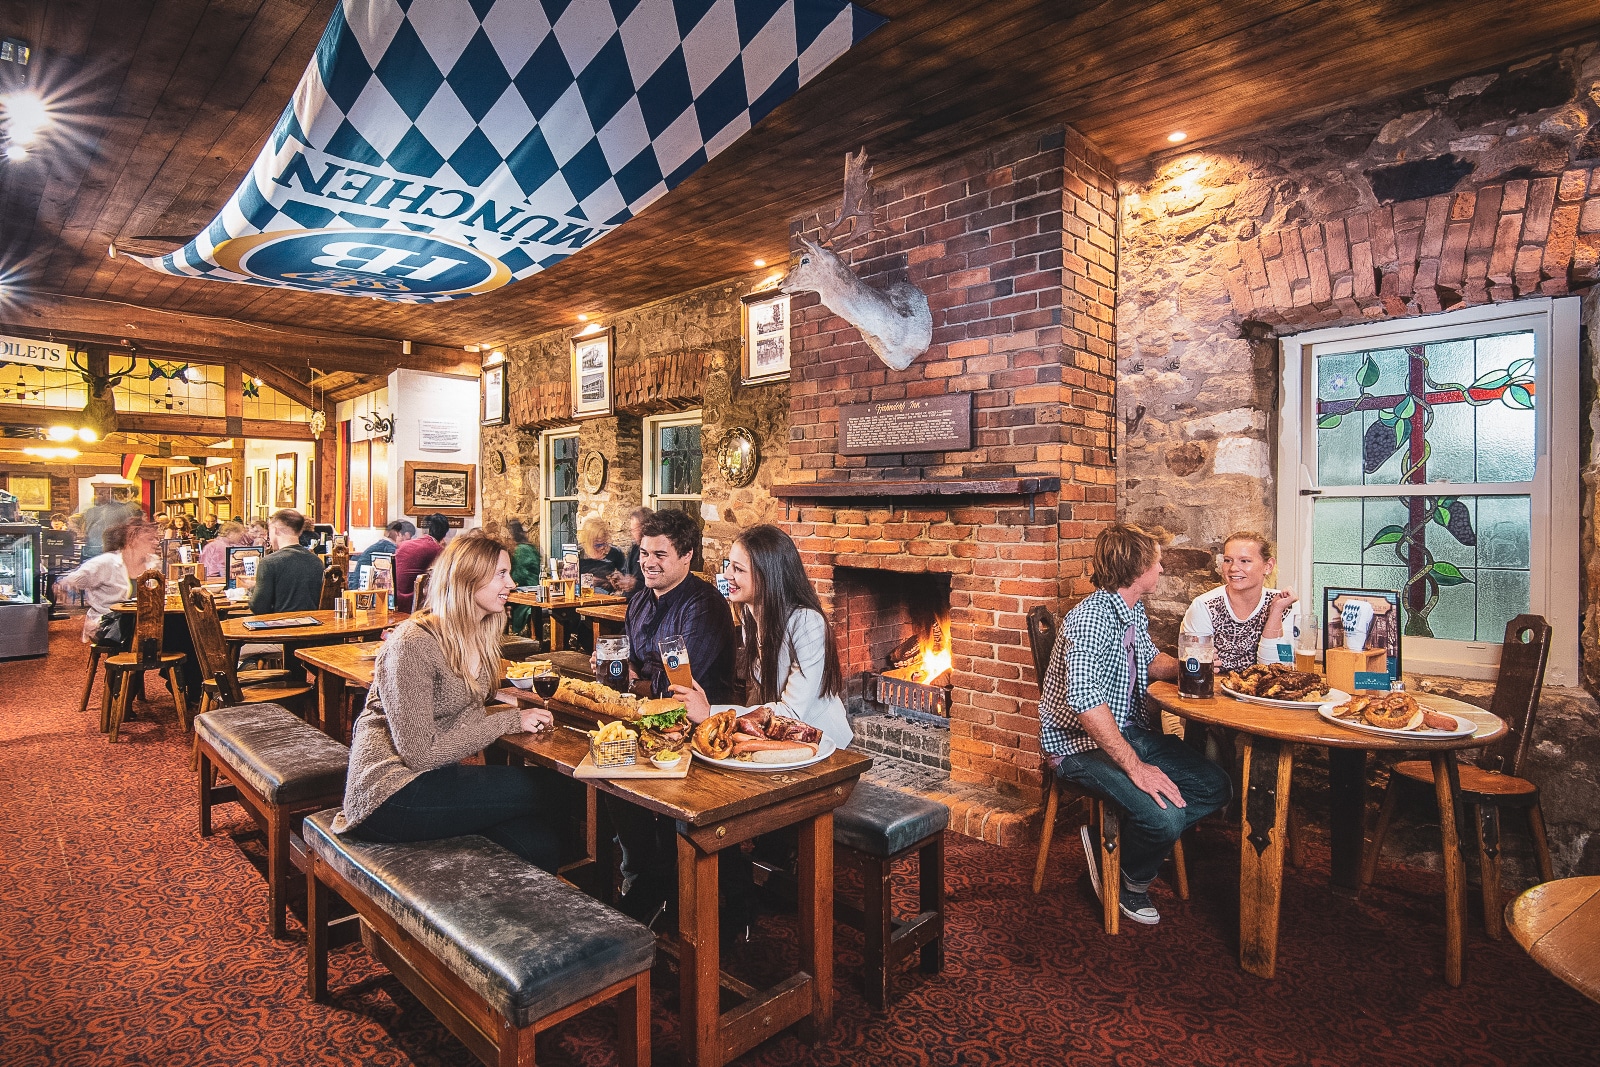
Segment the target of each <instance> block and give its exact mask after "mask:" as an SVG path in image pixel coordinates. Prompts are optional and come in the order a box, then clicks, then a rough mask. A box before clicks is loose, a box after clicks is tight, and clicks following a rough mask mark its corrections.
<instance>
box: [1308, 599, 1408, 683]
mask: <svg viewBox="0 0 1600 1067" xmlns="http://www.w3.org/2000/svg"><path fill="white" fill-rule="evenodd" d="M1352 600H1364V601H1366V602H1367V603H1368V604H1371V605H1372V629H1371V631H1369V632H1368V634H1367V647H1368V648H1382V649H1385V650H1387V651H1388V653H1389V677H1390V679H1398V678H1399V677H1400V621H1401V620H1400V594H1399V592H1397V591H1396V590H1393V589H1342V588H1338V587H1335V586H1331V585H1330V586H1328V587H1327V588H1326V589H1324V590H1323V592H1322V619H1323V622H1322V647H1323V648H1325V649H1326V648H1343V647H1344V620H1343V618H1342V613H1343V612H1344V608H1345V605H1346V604H1348V603H1350V602H1351V601H1352Z"/></svg>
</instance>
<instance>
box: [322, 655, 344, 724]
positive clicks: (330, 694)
mask: <svg viewBox="0 0 1600 1067" xmlns="http://www.w3.org/2000/svg"><path fill="white" fill-rule="evenodd" d="M335 686H337V687H338V688H337V689H335ZM343 696H344V679H343V678H341V677H339V676H338V675H337V674H334V673H333V672H332V671H330V670H327V669H325V668H322V667H318V668H317V725H318V726H320V727H321V728H322V732H323V733H325V734H327V735H328V736H329V737H331V738H333V739H334V740H335V741H339V742H341V743H342V742H343V741H344V738H342V737H340V736H339V719H340V718H341V716H340V714H339V704H340V703H341V698H342V697H343Z"/></svg>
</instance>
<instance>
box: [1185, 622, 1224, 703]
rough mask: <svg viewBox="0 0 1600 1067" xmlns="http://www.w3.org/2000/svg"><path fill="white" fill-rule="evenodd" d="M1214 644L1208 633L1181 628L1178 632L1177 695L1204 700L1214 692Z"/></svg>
mask: <svg viewBox="0 0 1600 1067" xmlns="http://www.w3.org/2000/svg"><path fill="white" fill-rule="evenodd" d="M1215 658H1216V645H1215V643H1214V642H1213V640H1212V636H1211V635H1210V634H1201V633H1192V632H1190V631H1189V630H1182V631H1180V632H1179V634H1178V695H1179V696H1180V697H1183V698H1184V699H1186V700H1204V699H1206V698H1208V697H1211V696H1213V695H1214V694H1215V689H1214V686H1215V684H1216V679H1215V675H1214V673H1213V661H1214V660H1215Z"/></svg>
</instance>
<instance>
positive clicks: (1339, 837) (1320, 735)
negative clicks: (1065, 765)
mask: <svg viewBox="0 0 1600 1067" xmlns="http://www.w3.org/2000/svg"><path fill="white" fill-rule="evenodd" d="M1149 692H1150V699H1151V700H1152V701H1153V702H1154V703H1155V704H1156V706H1158V707H1160V708H1161V709H1162V710H1164V711H1170V712H1172V713H1173V714H1174V715H1177V716H1178V717H1180V718H1183V719H1186V720H1188V721H1190V722H1194V723H1201V724H1204V725H1206V726H1219V727H1225V728H1226V729H1229V730H1236V731H1238V732H1239V734H1240V735H1241V736H1242V737H1243V739H1244V771H1243V774H1242V775H1241V781H1242V782H1243V783H1244V794H1245V795H1244V797H1243V803H1242V804H1241V805H1240V808H1241V811H1242V813H1243V814H1242V820H1241V826H1240V839H1239V965H1240V966H1241V967H1243V968H1244V969H1245V970H1247V971H1249V972H1250V973H1251V974H1254V975H1259V976H1260V977H1262V978H1271V977H1272V976H1273V973H1274V971H1275V969H1276V967H1277V959H1278V907H1279V903H1280V900H1281V897H1282V893H1283V852H1284V846H1285V838H1286V831H1287V828H1288V818H1289V785H1290V778H1291V775H1292V772H1293V770H1294V746H1295V745H1318V746H1321V747H1323V748H1326V749H1327V750H1328V779H1329V798H1330V807H1331V811H1330V819H1329V824H1330V829H1331V844H1332V849H1333V862H1332V880H1333V884H1334V885H1335V886H1336V887H1338V888H1340V889H1342V890H1345V891H1348V892H1349V893H1351V894H1354V893H1356V892H1358V891H1359V890H1360V885H1361V882H1360V878H1361V874H1360V872H1361V849H1362V844H1363V838H1364V835H1365V815H1366V784H1367V753H1368V752H1421V751H1426V752H1428V753H1429V754H1430V756H1431V758H1432V760H1433V780H1434V794H1435V797H1436V799H1437V800H1438V802H1439V824H1440V826H1441V828H1442V830H1443V836H1444V880H1445V981H1447V982H1449V983H1450V984H1451V985H1452V986H1458V985H1460V984H1461V935H1462V928H1463V925H1464V923H1465V916H1466V910H1467V908H1466V895H1467V877H1466V869H1465V867H1464V866H1463V862H1462V858H1461V831H1460V824H1459V822H1458V808H1459V798H1460V796H1461V782H1460V779H1459V775H1458V773H1457V771H1456V760H1455V753H1456V750H1458V749H1463V748H1476V747H1478V746H1480V745H1484V744H1487V743H1488V742H1490V741H1493V740H1494V739H1495V738H1497V737H1499V736H1500V735H1501V734H1503V733H1505V729H1506V727H1505V723H1503V722H1501V721H1500V720H1499V719H1498V718H1496V717H1495V716H1493V715H1491V714H1489V713H1488V712H1486V711H1484V710H1482V709H1480V708H1475V707H1473V706H1472V705H1470V704H1464V703H1462V702H1461V701H1459V700H1453V699H1451V698H1449V697H1445V696H1436V695H1434V694H1432V693H1417V694H1415V695H1416V697H1417V698H1418V699H1419V700H1421V701H1422V702H1423V703H1425V704H1427V705H1428V706H1429V707H1432V708H1435V709H1436V710H1438V711H1443V712H1449V713H1450V714H1453V715H1460V716H1461V717H1462V718H1465V719H1468V720H1470V721H1471V722H1472V723H1473V724H1474V725H1475V726H1476V727H1477V729H1476V730H1475V731H1474V732H1473V733H1471V734H1468V735H1465V736H1462V737H1455V738H1448V739H1444V740H1438V741H1429V740H1426V739H1424V738H1422V737H1420V736H1418V737H1404V738H1401V737H1387V736H1383V735H1379V734H1369V733H1363V732H1362V731H1359V730H1356V729H1353V728H1351V727H1346V726H1340V725H1338V724H1336V723H1331V722H1328V721H1327V720H1326V719H1324V718H1322V717H1321V716H1320V715H1318V714H1317V713H1316V711H1315V710H1313V709H1311V708H1277V707H1269V706H1267V705H1264V704H1253V703H1247V702H1245V701H1242V700H1235V699H1233V698H1232V697H1229V696H1226V695H1224V694H1223V693H1222V690H1221V688H1220V687H1219V688H1218V690H1217V694H1218V695H1217V696H1215V697H1212V698H1211V699H1209V700H1184V699H1182V698H1181V697H1179V696H1178V687H1177V686H1176V685H1174V684H1173V683H1171V682H1156V683H1154V684H1152V685H1151V686H1150V690H1149Z"/></svg>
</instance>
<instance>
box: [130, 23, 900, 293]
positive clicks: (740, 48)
mask: <svg viewBox="0 0 1600 1067" xmlns="http://www.w3.org/2000/svg"><path fill="white" fill-rule="evenodd" d="M883 21H884V20H883V19H881V18H880V17H879V16H877V15H874V14H872V13H871V12H869V11H865V10H863V9H861V8H858V7H856V6H854V5H852V4H850V3H847V2H845V0H343V3H342V4H341V5H340V6H339V7H338V8H337V9H335V11H334V14H333V18H332V20H331V21H330V22H329V23H328V28H327V30H326V31H325V32H324V33H323V36H322V41H321V43H320V44H319V45H318V47H317V54H316V56H315V58H314V59H313V60H312V62H311V65H310V66H309V67H308V68H307V69H306V73H305V75H304V77H302V78H301V79H300V84H299V86H298V87H297V88H296V89H295V94H294V99H293V100H292V101H291V102H290V103H289V106H288V107H287V108H285V109H284V112H283V116H282V117H281V118H280V119H279V120H278V125H277V127H276V129H274V131H273V133H272V136H271V137H270V138H269V139H268V141H267V144H266V146H265V147H264V148H263V149H262V151H261V155H260V156H259V157H258V158H257V160H256V162H255V165H254V167H252V168H251V171H250V174H249V176H248V177H247V178H246V179H245V181H244V182H243V184H241V185H240V187H239V189H238V191H237V192H235V193H234V194H233V198H232V199H231V200H229V201H228V204H227V206H226V207H224V208H223V210H222V214H221V215H219V216H218V217H217V219H216V220H215V221H214V222H212V223H211V225H210V226H209V227H207V228H206V230H205V231H204V232H203V233H201V234H200V235H199V236H198V237H196V238H195V239H194V240H193V241H191V242H189V243H188V244H187V245H185V246H184V247H183V248H180V249H178V250H177V251H176V252H173V253H171V254H170V255H166V256H161V257H159V258H156V257H139V256H136V257H132V258H135V259H137V260H138V261H139V262H140V263H143V264H144V265H145V266H148V267H151V268H153V269H155V270H158V271H161V272H163V273H165V274H172V275H176V276H180V277H193V278H210V279H216V280H221V281H234V282H248V283H251V284H255V285H271V286H281V287H286V288H292V289H304V290H310V291H315V292H329V293H344V294H348V295H354V296H366V297H375V298H377V299H381V300H394V301H402V302H406V303H434V302H438V301H444V300H456V299H459V298H461V297H464V296H472V295H475V294H477V293H484V292H488V291H490V290H492V289H498V288H499V287H500V286H502V285H505V284H507V283H508V282H511V281H515V280H518V279H521V278H526V277H529V276H530V275H533V274H537V273H538V272H539V271H541V270H544V269H545V268H547V267H550V266H552V265H554V264H556V263H559V262H560V261H561V260H563V259H565V258H567V257H568V256H570V255H572V254H573V253H574V252H576V251H578V250H579V249H582V248H586V247H588V246H589V245H591V244H593V243H594V242H595V241H597V240H599V239H600V238H601V237H603V236H605V235H606V234H607V233H609V232H610V231H611V230H613V229H615V228H616V227H618V226H620V225H621V224H622V223H624V222H626V221H627V220H628V219H630V218H632V217H633V216H634V215H636V214H638V213H639V212H640V211H642V210H643V209H644V208H645V207H646V206H648V205H649V204H651V203H652V202H653V201H655V200H656V199H658V198H659V197H661V196H662V195H664V194H665V193H666V192H667V191H668V190H670V189H672V188H673V187H674V186H676V185H678V183H680V182H682V181H683V180H684V179H685V178H687V177H688V176H689V175H691V174H693V173H694V172H695V171H696V170H698V169H699V168H700V167H701V166H702V165H704V164H705V162H706V161H707V160H708V159H710V158H711V157H713V156H715V155H716V154H717V153H718V152H721V151H722V150H723V149H725V148H727V147H728V146H729V145H730V144H732V143H733V142H734V141H736V140H738V139H739V138H740V137H741V136H742V135H744V134H745V133H746V132H747V131H748V130H749V129H750V128H751V127H752V126H753V125H755V123H757V122H759V121H760V120H761V118H762V117H763V116H765V115H766V114H767V113H768V112H770V111H771V110H772V109H773V108H775V107H777V106H778V105H779V104H780V103H782V102H783V101H784V100H786V99H788V98H789V97H790V96H792V95H793V94H794V93H795V92H796V91H798V90H799V88H800V87H801V86H802V85H805V84H806V83H807V82H808V81H810V80H811V79H812V78H814V77H816V76H817V75H818V74H819V73H821V72H822V71H823V70H824V69H826V68H827V66H828V65H829V64H830V63H832V62H833V61H834V60H835V59H838V58H839V57H840V56H841V55H843V54H844V53H845V52H846V51H848V50H849V49H850V48H851V46H852V45H854V44H855V43H856V42H858V41H860V40H861V39H862V38H863V37H865V36H866V35H867V34H868V33H871V32H872V31H873V30H874V29H876V28H877V27H878V26H880V25H882V24H883Z"/></svg>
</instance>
